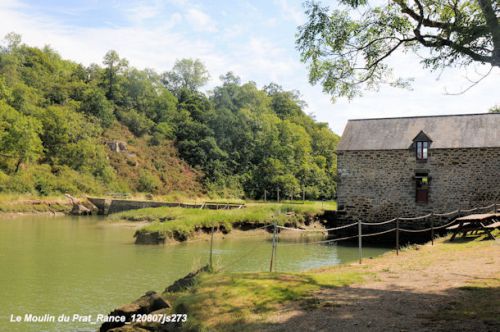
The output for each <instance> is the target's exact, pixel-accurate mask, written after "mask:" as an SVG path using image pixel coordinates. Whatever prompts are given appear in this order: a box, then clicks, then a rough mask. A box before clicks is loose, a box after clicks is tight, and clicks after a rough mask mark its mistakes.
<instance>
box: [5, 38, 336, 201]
mask: <svg viewBox="0 0 500 332" xmlns="http://www.w3.org/2000/svg"><path fill="white" fill-rule="evenodd" d="M6 44H7V46H6V47H2V48H1V49H0V192H1V191H16V192H36V193H40V194H49V193H52V192H66V191H68V192H75V193H78V192H106V191H114V190H118V191H122V190H124V191H129V190H130V191H147V192H154V193H168V192H172V191H184V190H188V189H189V190H199V189H197V188H198V186H197V185H196V183H198V184H199V187H201V188H202V190H203V191H204V192H206V193H209V194H214V195H219V196H232V197H234V196H237V197H250V198H260V197H262V196H264V195H266V196H267V197H268V198H271V197H275V196H276V195H277V191H278V190H279V191H280V196H281V197H295V198H297V197H300V196H301V194H302V191H305V194H306V197H307V198H311V199H317V198H331V197H333V196H334V195H335V190H336V184H335V174H336V159H335V158H336V155H335V147H336V144H337V141H338V136H337V135H335V134H334V133H333V132H332V131H331V130H330V129H329V128H328V126H327V125H326V124H325V123H317V122H316V121H314V120H313V119H312V118H311V117H309V116H308V115H306V114H305V113H304V107H305V103H304V102H303V101H301V99H300V94H299V93H298V92H297V91H286V90H284V89H283V88H282V87H281V86H279V85H278V84H275V83H270V84H269V85H267V86H265V87H263V88H259V87H257V85H256V84H255V83H253V82H246V83H242V81H241V79H240V78H239V77H238V76H237V75H236V74H234V73H231V72H229V73H227V74H225V75H223V76H221V84H220V85H219V86H216V87H215V88H214V89H213V90H212V91H211V92H210V93H208V94H207V93H203V92H201V91H199V89H200V88H201V87H202V86H203V85H204V84H205V83H206V82H207V80H208V77H209V74H208V72H207V70H206V69H205V66H204V65H203V63H202V62H201V61H200V60H192V59H182V60H179V61H177V62H176V63H175V64H174V66H173V68H172V69H171V71H168V72H167V73H164V74H159V73H157V72H155V71H154V70H151V69H138V68H134V67H133V66H131V65H129V63H128V61H127V60H126V59H123V58H121V57H120V56H119V54H118V53H117V52H115V51H109V52H108V53H106V55H105V56H104V60H103V65H102V66H100V65H97V64H92V65H90V66H83V65H81V64H77V63H75V62H72V61H68V60H64V59H62V58H61V57H60V56H59V55H58V54H57V52H55V51H54V50H52V49H51V48H49V47H44V48H42V49H40V48H36V47H30V46H28V45H25V44H22V43H21V39H20V37H19V36H18V35H15V34H11V35H9V38H8V40H7V43H6ZM110 140H111V141H115V140H119V141H123V142H125V143H127V144H129V148H130V151H126V152H125V153H122V154H120V153H115V152H113V151H111V150H110V149H108V148H107V147H106V144H107V143H108V142H109V141H110ZM193 179H194V180H193ZM194 181H196V183H194ZM265 193H266V194H265Z"/></svg>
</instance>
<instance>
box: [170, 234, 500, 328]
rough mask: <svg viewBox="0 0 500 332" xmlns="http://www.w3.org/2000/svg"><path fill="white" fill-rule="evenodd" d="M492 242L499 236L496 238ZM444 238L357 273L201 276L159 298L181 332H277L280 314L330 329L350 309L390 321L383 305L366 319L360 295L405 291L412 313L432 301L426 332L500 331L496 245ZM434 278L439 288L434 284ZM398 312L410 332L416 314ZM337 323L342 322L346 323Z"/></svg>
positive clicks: (349, 268)
mask: <svg viewBox="0 0 500 332" xmlns="http://www.w3.org/2000/svg"><path fill="white" fill-rule="evenodd" d="M495 234H496V236H499V235H500V232H499V231H496V233H495ZM448 238H449V237H447V238H440V239H437V240H436V241H435V245H434V246H431V245H430V244H425V245H420V246H409V247H406V248H405V249H404V250H402V251H401V252H400V255H399V256H396V254H395V253H394V252H389V253H386V254H385V255H382V256H380V257H378V258H375V259H372V260H366V261H365V262H364V263H363V264H362V265H359V264H356V263H353V264H348V265H347V264H346V265H340V266H335V267H327V268H322V269H318V270H313V271H309V272H306V273H264V272H263V273H202V274H200V275H199V276H198V277H197V282H196V284H195V286H194V287H192V288H191V289H189V290H187V291H183V292H179V293H164V297H165V298H167V299H169V300H170V301H172V302H173V304H174V309H175V311H176V312H187V313H188V317H189V319H188V322H187V324H186V325H185V326H184V327H183V329H184V330H186V331H212V330H215V331H239V332H241V331H253V330H265V327H269V326H274V327H276V325H274V324H276V322H279V317H280V315H281V314H280V313H284V314H285V315H286V313H287V312H290V311H294V310H299V311H301V312H302V315H301V316H299V317H305V318H308V317H309V313H312V312H315V313H316V315H318V313H319V316H320V317H321V315H324V314H325V313H328V314H327V315H330V316H329V317H330V318H329V319H332V320H333V321H335V319H336V318H335V317H336V316H335V312H336V311H335V310H337V309H338V310H340V311H339V312H341V310H342V309H343V310H347V312H349V310H350V309H345V308H351V307H353V308H356V310H357V312H353V315H354V316H353V317H365V316H367V315H372V316H373V317H369V318H367V319H372V320H377V319H382V320H383V319H384V318H383V316H384V315H391V314H390V312H387V310H389V311H390V310H395V309H394V308H393V307H391V301H387V299H385V300H384V297H380V298H379V299H378V301H381V302H380V304H382V303H384V306H381V308H380V310H378V309H377V308H378V305H375V308H376V309H375V311H374V310H373V306H372V307H371V309H370V310H368V311H364V310H363V308H362V307H363V306H364V305H365V304H364V303H365V301H370V298H368V299H367V298H365V297H366V293H365V292H366V291H367V290H369V291H371V292H372V293H373V296H374V298H373V299H372V300H373V301H377V297H378V296H390V293H391V292H394V291H396V289H398V291H401V290H399V289H402V290H404V289H406V288H408V287H413V290H411V291H409V293H406V294H408V295H407V297H406V298H407V299H408V301H414V305H416V306H417V307H418V306H419V304H418V302H419V301H420V298H421V297H420V296H419V295H418V294H427V295H425V296H428V297H433V298H434V300H433V301H435V303H434V306H436V307H437V308H438V309H437V310H436V309H434V310H432V307H431V309H428V307H427V306H424V309H425V310H424V311H425V315H423V317H420V318H419V319H424V320H425V321H426V322H428V324H431V325H432V324H437V323H439V324H441V325H442V326H447V324H449V323H452V324H469V325H467V326H469V327H471V326H475V325H470V324H476V323H477V322H478V321H477V320H480V321H479V322H480V323H481V324H482V322H486V323H485V324H493V325H491V326H498V324H500V320H499V315H498V308H499V307H500V297H499V295H500V293H499V289H500V278H499V277H500V274H499V273H498V270H499V268H498V265H496V264H495V260H496V256H497V255H498V245H497V244H496V243H495V242H494V241H484V236H479V237H477V238H475V239H467V240H458V241H455V242H449V241H448V240H447V239H448ZM479 260H481V262H479ZM476 262H477V264H479V266H481V268H480V269H478V265H477V264H476ZM427 274H429V277H427V278H424V279H422V275H427ZM474 274H475V275H476V276H473V275H474ZM463 275H471V277H469V278H467V277H466V278H464V276H463ZM430 276H432V277H430ZM477 276H481V277H477ZM432 278H438V279H439V280H442V281H443V283H442V284H435V282H434V281H432V280H433V279H432ZM381 284H382V286H380V285H381ZM349 285H353V286H352V287H348V289H349V290H347V292H349V294H351V295H352V297H348V300H346V298H345V297H344V298H343V299H342V300H341V301H340V302H338V300H337V299H336V298H335V296H336V294H337V293H338V292H339V291H338V290H336V289H335V288H338V287H342V286H349ZM356 285H359V286H356ZM363 285H364V286H363ZM373 285H379V286H373ZM398 285H399V286H398ZM410 285H411V286H410ZM360 286H362V287H360ZM435 286H436V288H434V287H435ZM363 287H366V288H363ZM374 287H375V288H374ZM395 288H396V289H395ZM443 292H445V294H447V295H443ZM358 293H359V298H357V296H358V295H356V294H358ZM325 294H326V296H325ZM363 294H364V295H363ZM402 294H404V293H402ZM325 298H327V299H328V301H325ZM346 301H347V303H346ZM358 301H359V302H358ZM375 303H378V302H375ZM388 303H389V304H388ZM337 306H338V308H337V309H335V308H336V307H337ZM396 307H397V304H396ZM398 308H399V307H398ZM397 310H400V311H401V312H400V314H401V315H402V316H400V317H401V319H403V318H404V320H405V321H407V322H409V324H411V322H412V321H411V318H410V317H412V315H413V314H414V312H413V311H412V310H414V309H412V308H408V312H407V313H406V312H405V308H404V307H401V308H399V309H397ZM344 314H345V312H344ZM304 315H305V316H304ZM356 315H359V316H356ZM405 315H408V316H407V317H406V316H405ZM311 317H312V315H311ZM315 317H318V316H315ZM341 317H344V316H341ZM276 319H278V321H276ZM311 319H313V318H311ZM338 319H340V320H339V321H341V320H342V319H345V317H344V318H338ZM355 319H357V318H355ZM313 320H314V319H313ZM270 323H271V325H269V324H270ZM313 323H314V322H313V321H311V324H313ZM495 324H496V325H495ZM292 325H293V324H292ZM311 326H313V325H311ZM283 328H285V326H283ZM286 328H290V326H286Z"/></svg>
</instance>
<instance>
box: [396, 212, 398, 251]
mask: <svg viewBox="0 0 500 332" xmlns="http://www.w3.org/2000/svg"><path fill="white" fill-rule="evenodd" d="M396 256H399V218H396Z"/></svg>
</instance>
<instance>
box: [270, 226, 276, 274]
mask: <svg viewBox="0 0 500 332" xmlns="http://www.w3.org/2000/svg"><path fill="white" fill-rule="evenodd" d="M275 247H276V222H274V224H273V246H272V247H271V262H270V263H269V272H273V263H274V253H275Z"/></svg>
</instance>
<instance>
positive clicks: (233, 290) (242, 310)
mask: <svg viewBox="0 0 500 332" xmlns="http://www.w3.org/2000/svg"><path fill="white" fill-rule="evenodd" d="M362 279H363V275H362V274H360V273H356V272H341V271H336V272H335V273H331V272H329V273H326V272H325V273H225V274H208V273H205V274H202V275H200V276H199V277H198V283H197V285H196V286H195V287H194V288H192V289H191V290H189V291H187V292H184V293H182V294H176V295H174V297H175V298H176V299H175V301H174V308H175V310H176V311H177V312H187V313H188V315H189V324H188V325H186V326H184V328H185V329H186V330H190V329H194V330H224V331H234V330H240V331H245V330H249V331H251V330H255V329H256V328H257V329H258V324H259V323H262V322H264V321H265V319H266V318H267V317H268V316H269V315H271V314H273V313H275V311H276V310H278V309H279V308H280V306H282V305H283V304H284V303H286V302H290V301H295V302H297V303H298V304H299V305H307V304H308V302H309V300H310V299H311V297H312V295H313V294H314V292H317V291H319V290H320V289H321V288H324V287H340V286H346V285H350V284H352V283H355V282H359V281H361V280H362ZM166 296H167V297H172V294H166ZM256 324H257V325H256Z"/></svg>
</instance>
